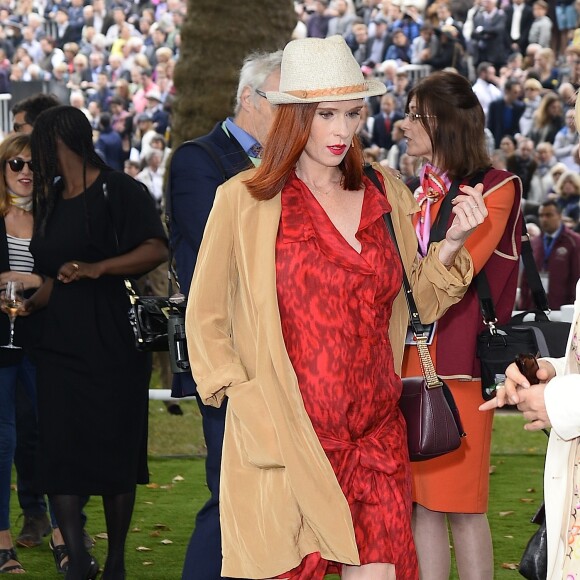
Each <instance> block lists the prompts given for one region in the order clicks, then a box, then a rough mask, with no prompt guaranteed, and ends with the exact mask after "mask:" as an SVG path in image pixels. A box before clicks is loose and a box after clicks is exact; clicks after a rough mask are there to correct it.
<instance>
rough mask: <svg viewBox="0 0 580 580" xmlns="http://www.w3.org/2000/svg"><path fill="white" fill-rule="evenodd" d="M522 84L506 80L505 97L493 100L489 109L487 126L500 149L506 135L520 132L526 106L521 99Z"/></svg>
mask: <svg viewBox="0 0 580 580" xmlns="http://www.w3.org/2000/svg"><path fill="white" fill-rule="evenodd" d="M521 94H522V85H521V83H520V82H519V81H516V80H508V81H506V83H505V85H504V89H503V97H501V98H499V99H496V100H495V101H492V102H491V103H490V104H489V109H488V111H487V127H488V129H489V130H490V131H491V132H492V133H493V136H494V137H495V146H496V148H498V149H499V143H500V141H501V140H502V137H503V136H504V135H512V136H515V135H516V133H519V132H520V118H521V116H522V115H523V114H524V110H525V108H526V106H525V105H524V103H523V102H522V101H521V100H520V96H521Z"/></svg>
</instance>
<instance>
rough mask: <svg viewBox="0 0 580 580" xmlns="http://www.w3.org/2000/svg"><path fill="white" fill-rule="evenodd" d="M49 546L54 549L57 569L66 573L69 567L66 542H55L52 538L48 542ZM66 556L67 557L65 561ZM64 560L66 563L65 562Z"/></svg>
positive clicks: (53, 554) (53, 553) (60, 572)
mask: <svg viewBox="0 0 580 580" xmlns="http://www.w3.org/2000/svg"><path fill="white" fill-rule="evenodd" d="M48 547H49V548H50V550H51V551H52V557H53V558H54V565H55V566H56V571H57V572H58V573H59V574H66V571H67V569H68V550H67V548H66V546H65V545H64V544H58V545H57V544H55V543H54V539H53V538H50V541H49V542H48ZM65 558H66V559H67V561H66V562H64V560H65ZM63 562H64V563H63Z"/></svg>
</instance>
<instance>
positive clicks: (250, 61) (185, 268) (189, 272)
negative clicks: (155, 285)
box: [168, 51, 282, 580]
mask: <svg viewBox="0 0 580 580" xmlns="http://www.w3.org/2000/svg"><path fill="white" fill-rule="evenodd" d="M281 62H282V51H278V52H275V53H271V54H252V55H250V56H248V57H247V58H246V59H245V61H244V65H243V66H242V69H241V71H240V80H239V84H238V91H237V96H236V107H235V110H234V116H233V117H228V118H227V119H225V120H224V121H223V122H220V123H218V124H217V125H216V126H215V127H214V128H213V129H212V131H211V132H210V133H208V134H207V135H204V136H203V137H200V138H199V141H201V145H200V144H199V143H192V142H187V143H184V144H183V145H181V146H180V147H179V148H178V149H177V150H176V151H175V153H174V154H173V158H172V160H171V164H170V167H169V171H170V176H169V179H170V181H169V184H170V185H169V191H168V193H169V196H170V215H171V244H172V247H173V248H174V253H175V263H176V268H177V275H178V277H179V281H180V284H181V291H182V292H183V294H185V295H186V296H187V295H188V293H189V287H190V284H191V279H192V276H193V270H194V267H195V262H196V260H197V254H198V251H199V246H200V244H201V240H202V237H203V230H204V228H205V224H206V221H207V218H208V216H209V213H210V210H211V208H212V205H213V201H214V197H215V192H216V189H217V188H218V187H219V186H220V185H221V184H222V183H224V181H226V180H227V179H229V178H230V177H233V176H234V175H237V174H238V173H240V172H241V171H243V170H245V169H248V168H250V167H253V166H254V165H258V164H259V163H260V155H261V151H260V150H261V146H262V145H263V143H264V140H265V138H266V136H267V134H268V130H269V128H270V124H271V121H272V118H273V116H274V111H275V109H274V108H273V107H272V105H270V104H269V103H268V101H267V100H266V98H265V94H264V93H265V92H266V91H277V90H278V88H279V83H280V64H281ZM208 148H209V150H208ZM192 394H196V392H195V383H194V381H193V378H192V376H191V374H189V373H181V374H176V375H175V377H174V382H173V396H177V397H180V396H186V395H192ZM197 401H198V404H199V408H200V411H201V414H202V424H203V432H204V436H205V442H206V447H207V459H206V480H207V485H208V488H209V490H210V492H211V498H210V499H209V500H208V502H207V503H206V504H205V505H204V507H203V508H202V509H201V511H200V512H199V513H198V514H197V518H196V522H195V529H194V531H193V534H192V536H191V540H190V542H189V546H188V548H187V553H186V556H185V563H184V566H183V575H182V578H183V580H218V579H219V578H221V561H222V554H221V534H220V523H219V476H220V464H221V454H222V442H223V434H224V425H225V413H226V405H225V404H223V405H222V406H221V407H220V408H219V409H218V408H215V407H206V406H205V405H203V403H201V401H200V400H199V398H198V399H197Z"/></svg>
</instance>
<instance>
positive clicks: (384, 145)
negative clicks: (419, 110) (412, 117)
mask: <svg viewBox="0 0 580 580" xmlns="http://www.w3.org/2000/svg"><path fill="white" fill-rule="evenodd" d="M396 106H397V101H396V99H395V96H394V95H393V93H385V94H384V95H383V96H382V97H381V112H380V113H379V114H378V115H375V116H374V117H373V118H374V123H373V137H372V139H373V143H374V144H375V145H378V146H379V147H380V148H381V149H384V150H385V151H386V152H388V151H389V149H390V148H391V147H392V146H393V135H392V131H393V127H394V126H395V123H396V122H397V121H400V120H401V119H402V118H403V115H402V114H401V113H399V112H397V110H396Z"/></svg>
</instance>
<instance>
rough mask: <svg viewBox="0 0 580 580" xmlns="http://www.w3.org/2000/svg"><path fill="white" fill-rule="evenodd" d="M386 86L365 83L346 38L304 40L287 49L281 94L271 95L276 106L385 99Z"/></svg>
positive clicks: (367, 81)
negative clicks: (366, 98)
mask: <svg viewBox="0 0 580 580" xmlns="http://www.w3.org/2000/svg"><path fill="white" fill-rule="evenodd" d="M386 91H387V87H386V86H385V84H384V83H382V82H380V81H377V80H365V78H364V77H363V74H362V71H361V69H360V66H359V64H358V63H357V62H356V60H355V58H354V56H353V55H352V53H351V51H350V48H349V47H348V45H347V44H346V42H345V41H344V39H343V38H342V36H338V35H337V36H330V37H328V38H301V39H298V40H293V41H291V42H289V43H288V44H287V45H286V48H285V49H284V54H283V56H282V72H281V75H280V90H279V91H268V92H267V93H266V98H267V99H268V101H269V102H270V103H272V104H273V105H287V104H292V103H320V102H322V101H350V100H352V99H363V98H365V97H373V96H375V95H382V94H383V93H385V92H386Z"/></svg>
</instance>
